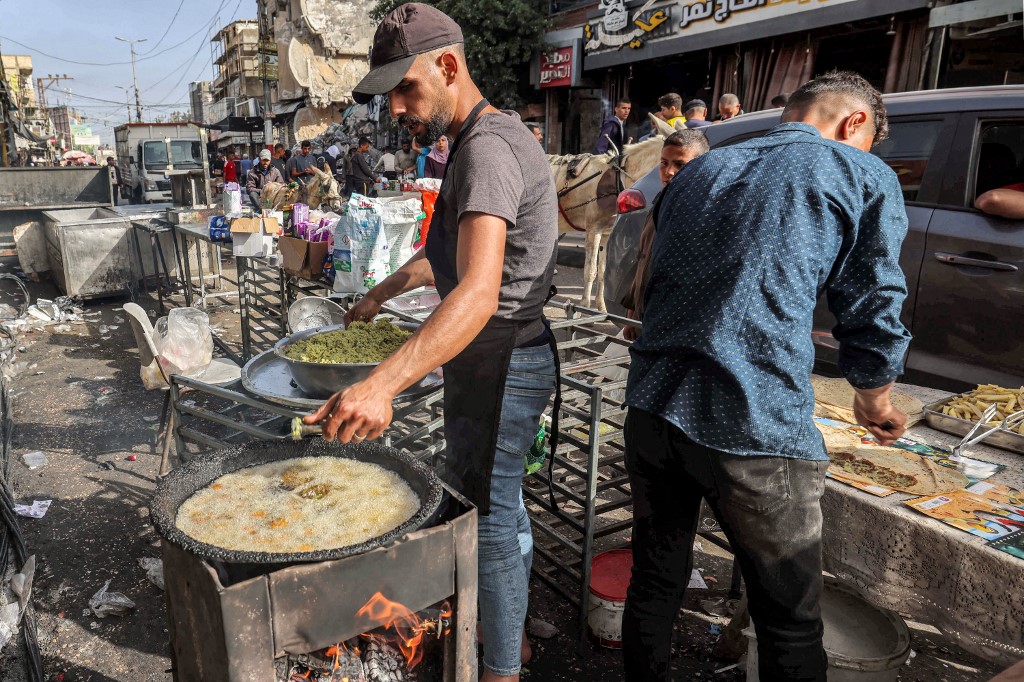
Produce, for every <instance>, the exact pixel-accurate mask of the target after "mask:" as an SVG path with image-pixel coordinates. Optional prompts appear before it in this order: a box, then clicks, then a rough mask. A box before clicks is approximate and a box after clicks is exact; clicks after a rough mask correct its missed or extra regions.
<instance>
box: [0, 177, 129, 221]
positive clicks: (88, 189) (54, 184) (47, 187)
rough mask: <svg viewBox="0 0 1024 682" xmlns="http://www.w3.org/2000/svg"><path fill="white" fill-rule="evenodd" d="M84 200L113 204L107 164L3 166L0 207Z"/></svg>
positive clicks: (19, 206)
mask: <svg viewBox="0 0 1024 682" xmlns="http://www.w3.org/2000/svg"><path fill="white" fill-rule="evenodd" d="M81 203H88V204H105V205H107V206H109V205H110V181H109V178H108V176H107V169H106V167H104V166H82V167H71V168H0V211H9V210H21V209H32V208H42V207H50V208H52V207H63V206H74V205H75V204H81Z"/></svg>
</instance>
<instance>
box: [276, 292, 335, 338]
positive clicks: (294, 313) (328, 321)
mask: <svg viewBox="0 0 1024 682" xmlns="http://www.w3.org/2000/svg"><path fill="white" fill-rule="evenodd" d="M344 319H345V309H344V308H342V307H341V306H340V305H338V304H337V303H335V302H334V301H332V300H331V299H329V298H324V297H322V296H306V297H305V298H300V299H299V300H297V301H295V303H292V304H291V305H290V306H289V307H288V328H289V329H291V330H292V333H293V334H294V333H297V332H304V331H306V330H308V329H319V328H320V327H328V326H330V325H332V324H342V322H343V321H344Z"/></svg>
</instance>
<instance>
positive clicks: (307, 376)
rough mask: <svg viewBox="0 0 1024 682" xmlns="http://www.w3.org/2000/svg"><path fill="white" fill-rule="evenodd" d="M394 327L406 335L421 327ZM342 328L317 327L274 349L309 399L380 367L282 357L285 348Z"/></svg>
mask: <svg viewBox="0 0 1024 682" xmlns="http://www.w3.org/2000/svg"><path fill="white" fill-rule="evenodd" d="M394 324H395V326H396V327H401V328H402V329H407V330H409V331H416V330H417V329H419V327H420V325H419V324H417V323H415V322H398V321H396V322H394ZM344 328H345V325H343V324H335V325H331V326H329V327H320V328H319V329H308V330H306V331H304V332H299V333H298V334H292V335H291V336H289V337H288V338H285V339H281V340H280V341H278V342H277V343H276V344H275V345H274V352H275V353H276V354H277V356H278V357H280V358H283V359H284V361H285V362H286V363H288V369H290V370H291V373H292V377H293V378H294V379H295V383H296V384H298V386H299V388H301V389H302V390H303V392H304V393H305V394H306V395H307V396H309V397H310V398H329V397H331V396H332V395H333V394H334V393H336V392H338V391H340V390H341V389H343V388H345V387H346V386H351V385H352V384H355V383H358V382H360V381H362V380H363V379H365V378H366V377H368V376H370V372H372V371H373V368H374V367H376V366H377V365H379V364H380V363H379V362H351V363H326V362H305V361H303V360H295V359H293V358H290V357H288V356H287V355H285V351H287V350H288V346H290V345H291V344H293V343H295V342H296V341H302V340H303V339H308V338H310V337H312V336H316V335H318V334H326V333H327V332H333V331H336V330H338V329H344Z"/></svg>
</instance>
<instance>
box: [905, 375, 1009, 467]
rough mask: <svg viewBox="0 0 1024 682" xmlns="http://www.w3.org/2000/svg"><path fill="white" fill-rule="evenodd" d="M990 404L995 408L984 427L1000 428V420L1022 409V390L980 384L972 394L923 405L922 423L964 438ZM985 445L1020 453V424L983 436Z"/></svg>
mask: <svg viewBox="0 0 1024 682" xmlns="http://www.w3.org/2000/svg"><path fill="white" fill-rule="evenodd" d="M991 405H995V406H996V411H995V414H993V416H992V418H991V419H990V420H989V421H988V422H986V423H985V426H990V427H1000V425H1001V424H1002V423H1003V420H1005V419H1006V418H1007V417H1009V416H1010V415H1012V414H1013V413H1015V412H1019V411H1020V410H1022V409H1024V387H1022V388H1019V389H1012V388H1003V387H1001V386H996V385H995V384H982V385H980V386H978V388H976V389H974V390H973V391H968V392H966V393H960V394H957V395H954V396H950V397H949V398H944V399H943V400H939V401H937V402H934V403H932V404H931V405H926V406H925V421H926V422H927V423H928V426H930V427H932V428H933V429H937V430H939V431H945V432H946V433H952V434H954V435H957V436H965V435H967V433H968V432H969V431H970V430H971V429H973V428H974V426H975V425H976V424H977V423H978V421H979V420H980V419H981V418H982V414H983V413H984V412H985V410H986V409H987V408H988V407H989V406H991ZM985 444H986V445H992V446H995V447H997V448H1002V449H1003V450H1010V451H1011V452H1018V453H1021V454H1024V424H1020V425H1017V426H1014V427H1012V428H1002V427H1001V428H997V429H996V430H995V431H994V432H993V433H991V434H990V435H988V436H986V437H985Z"/></svg>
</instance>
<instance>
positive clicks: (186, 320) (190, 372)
mask: <svg viewBox="0 0 1024 682" xmlns="http://www.w3.org/2000/svg"><path fill="white" fill-rule="evenodd" d="M154 334H155V337H156V338H155V339H154V341H155V342H156V349H157V351H158V352H159V354H160V357H159V361H160V366H161V367H162V368H163V370H164V374H166V375H167V376H171V375H172V374H183V375H185V376H190V377H200V376H202V375H203V372H205V371H206V368H207V367H208V366H209V365H210V361H211V360H213V335H212V334H211V333H210V317H209V316H208V315H207V314H206V313H204V312H203V311H202V310H197V309H195V308H175V309H174V310H172V311H171V312H170V314H169V315H168V316H167V317H161V318H160V319H159V320H157V322H156V327H155V328H154Z"/></svg>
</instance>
